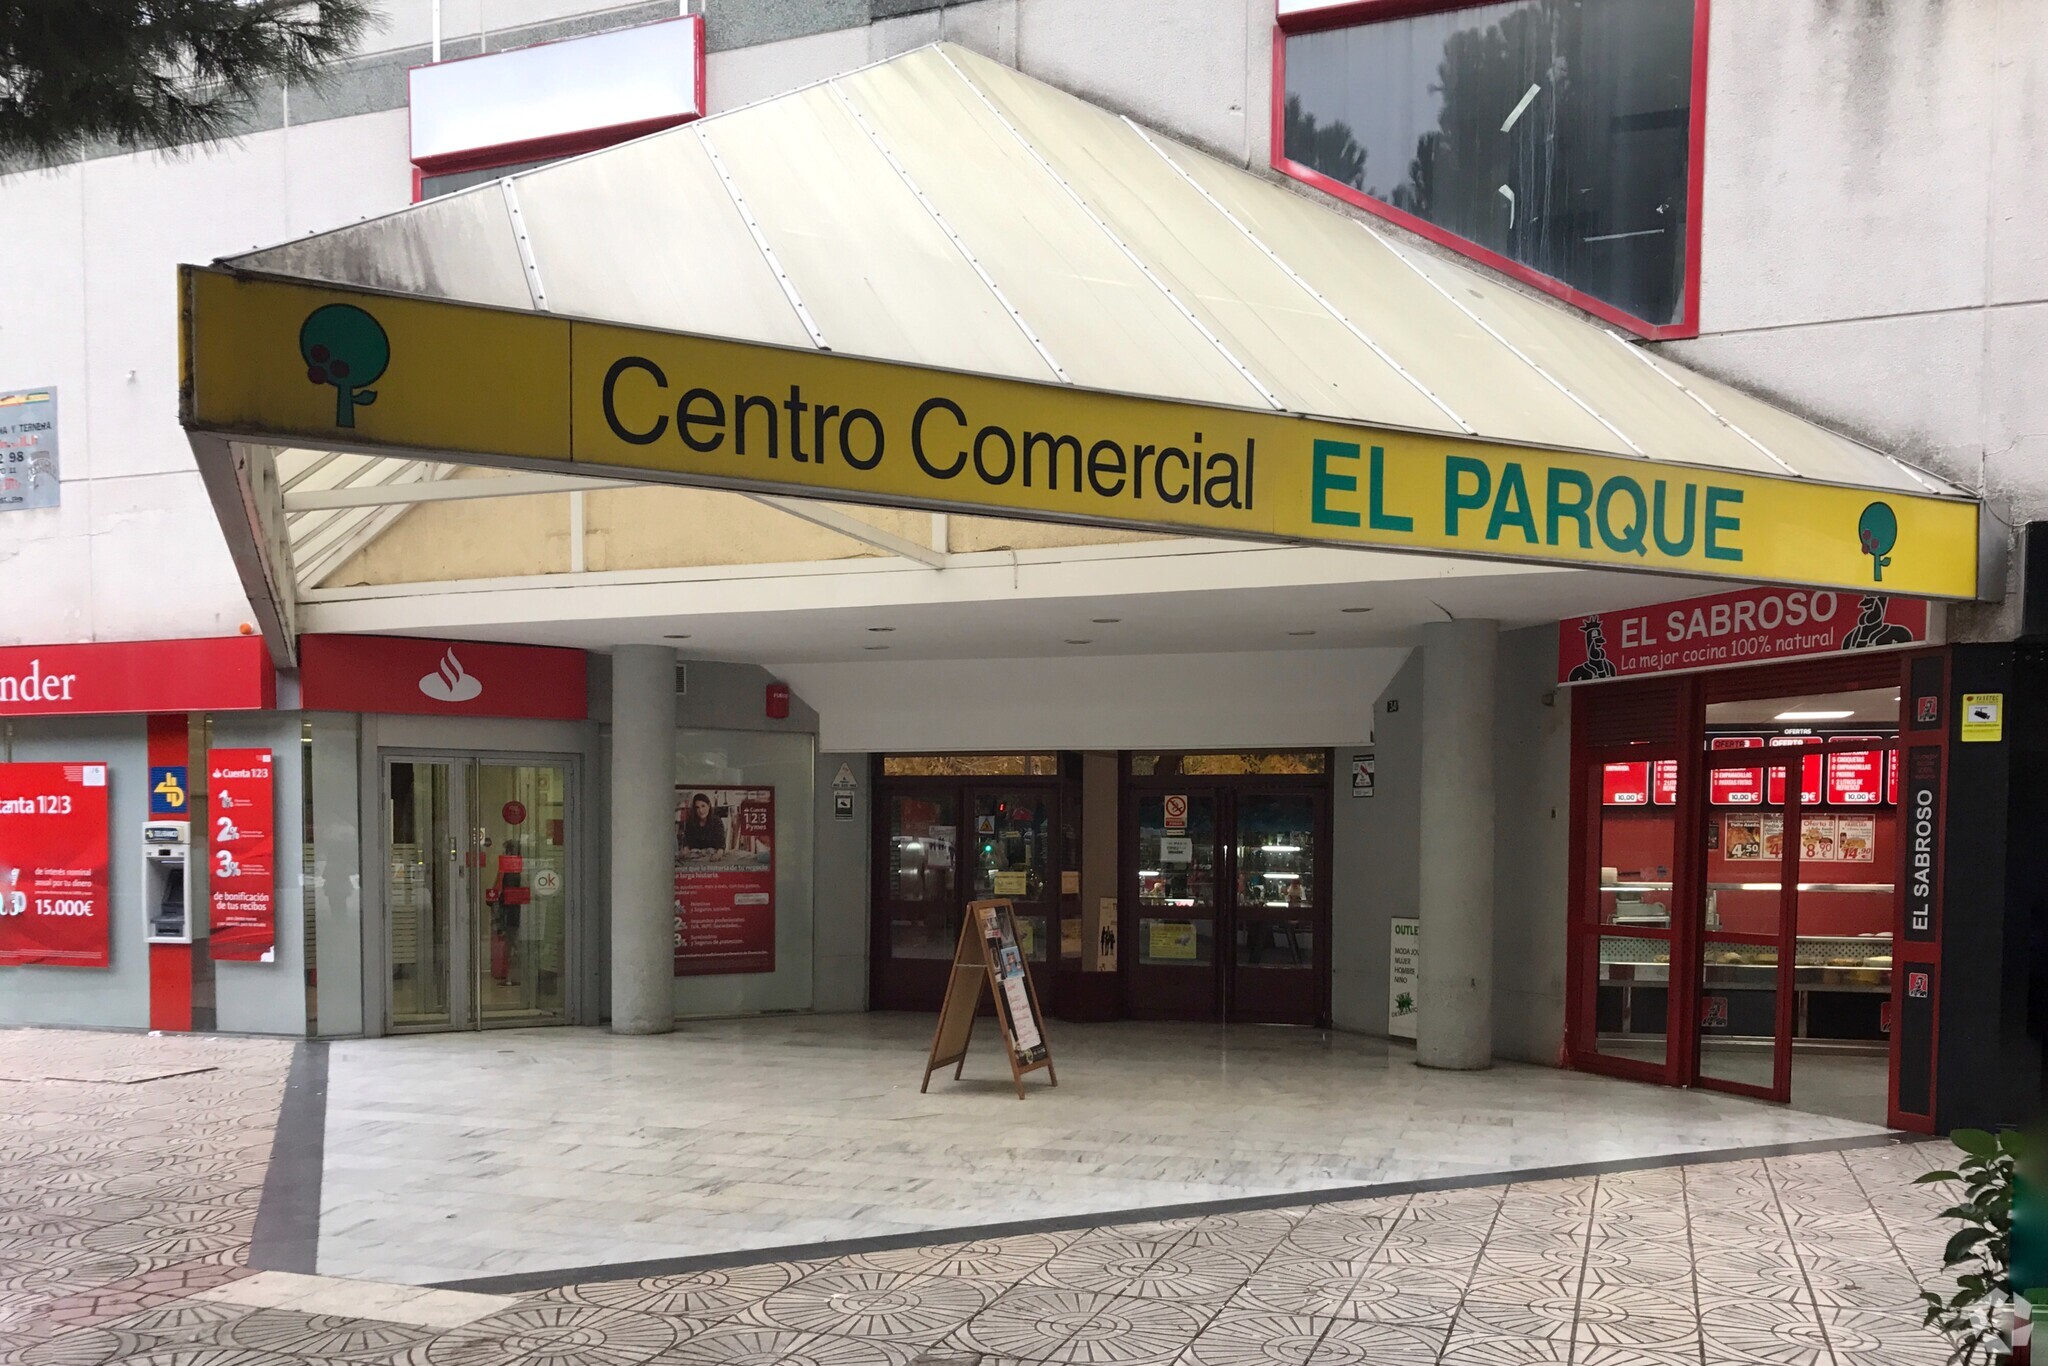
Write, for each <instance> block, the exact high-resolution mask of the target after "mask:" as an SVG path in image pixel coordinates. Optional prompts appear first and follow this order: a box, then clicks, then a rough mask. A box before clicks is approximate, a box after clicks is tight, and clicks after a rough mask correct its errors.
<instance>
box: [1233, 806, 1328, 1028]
mask: <svg viewBox="0 0 2048 1366" xmlns="http://www.w3.org/2000/svg"><path fill="white" fill-rule="evenodd" d="M1229 796H1230V798H1231V800H1229V801H1228V802H1227V803H1226V810H1225V814H1226V818H1227V827H1228V841H1227V842H1228V845H1229V849H1228V854H1229V873H1230V877H1229V883H1228V885H1229V888H1230V896H1229V897H1228V898H1227V900H1226V903H1225V905H1224V906H1223V907H1222V908H1221V911H1222V915H1221V926H1220V928H1221V936H1220V938H1221V942H1223V943H1225V944H1228V945H1229V946H1230V952H1229V954H1228V956H1227V958H1226V962H1225V965H1224V1018H1225V1019H1227V1020H1229V1021H1231V1022H1233V1023H1244V1024H1293V1025H1314V1024H1317V1023H1319V1022H1320V1020H1321V1018H1322V1016H1323V1014H1324V1011H1323V1002H1322V983H1323V981H1324V980H1325V977H1326V975H1327V974H1326V971H1325V965H1324V957H1323V956H1324V954H1326V953H1327V952H1328V940H1329V936H1328V934H1327V933H1326V932H1325V928H1326V926H1327V924H1328V906H1329V900H1328V888H1327V880H1326V876H1325V872H1324V867H1325V860H1324V855H1325V844H1326V841H1325V839H1324V837H1323V835H1324V831H1325V829H1326V828H1327V825H1328V802H1329V794H1328V792H1327V791H1304V790H1300V789H1296V790H1292V791H1286V790H1281V791H1274V790H1267V791H1260V790H1256V789H1240V790H1238V791H1236V792H1233V793H1231V794H1229Z"/></svg>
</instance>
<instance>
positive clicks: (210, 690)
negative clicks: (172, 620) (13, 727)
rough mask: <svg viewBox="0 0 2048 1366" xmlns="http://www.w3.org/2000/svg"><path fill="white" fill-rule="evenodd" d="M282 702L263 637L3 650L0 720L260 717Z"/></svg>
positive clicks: (103, 643) (48, 646) (39, 646)
mask: <svg viewBox="0 0 2048 1366" xmlns="http://www.w3.org/2000/svg"><path fill="white" fill-rule="evenodd" d="M276 702H277V675H276V674H275V672H274V671H273V670H272V668H271V665H270V656H269V653H268V652H267V651H266V650H265V649H264V646H263V639H262V637H260V636H208V637H200V638H198V639H193V640H112V641H98V642H90V643H86V644H79V645H12V646H6V647H0V716H63V715H86V714H112V713H122V712H152V711H156V712H172V711H253V710H257V709H260V708H263V707H270V706H274V705H276Z"/></svg>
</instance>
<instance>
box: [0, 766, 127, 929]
mask: <svg viewBox="0 0 2048 1366" xmlns="http://www.w3.org/2000/svg"><path fill="white" fill-rule="evenodd" d="M108 930H109V925H108V912H107V766H106V765H105V764H0V967H15V966H20V965H23V964H29V963H40V964H46V965H51V966H58V967H73V968H103V967H106V966H107V964H108V962H109V933H108Z"/></svg>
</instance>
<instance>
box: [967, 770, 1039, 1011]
mask: <svg viewBox="0 0 2048 1366" xmlns="http://www.w3.org/2000/svg"><path fill="white" fill-rule="evenodd" d="M1056 798H1057V793H1056V792H1055V791H1054V790H1053V789H1051V788H1049V787H1045V786H1021V785H1011V784H988V785H977V786H973V787H970V788H968V789H967V798H966V808H967V813H968V816H969V818H970V820H971V822H972V829H971V831H970V832H969V835H968V849H969V852H970V855H971V857H970V859H969V861H968V865H967V866H968V868H969V869H970V870H971V876H970V878H969V880H968V887H967V900H969V901H986V900H989V899H991V898H995V897H1000V898H1002V899H1004V900H1007V901H1008V902H1010V903H1011V906H1012V908H1013V910H1014V911H1015V913H1016V917H1017V935H1018V938H1019V940H1020V943H1019V945H1018V947H1019V948H1021V949H1022V950H1023V952H1024V956H1025V957H1026V958H1027V959H1029V960H1030V962H1031V977H1032V984H1033V985H1034V986H1035V987H1036V988H1037V990H1038V993H1039V995H1040V997H1041V998H1046V997H1048V996H1049V994H1050V993H1051V991H1052V990H1053V983H1052V955H1053V952H1054V951H1055V947H1056V946H1055V944H1054V940H1055V939H1056V938H1057V937H1058V934H1059V894H1060V889H1059V874H1058V873H1057V872H1056V871H1055V867H1056V865H1057V862H1058V856H1057V855H1056V854H1055V853H1054V851H1053V844H1052V842H1053V838H1054V832H1055V831H1056V830H1057V829H1058V826H1057V824H1056V823H1055V822H1054V820H1053V807H1054V803H1055V800H1056ZM949 952H950V949H949Z"/></svg>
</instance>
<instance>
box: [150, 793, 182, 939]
mask: <svg viewBox="0 0 2048 1366" xmlns="http://www.w3.org/2000/svg"><path fill="white" fill-rule="evenodd" d="M191 838H192V836H191V827H190V825H188V824H187V823H186V822H184V821H149V822H147V823H146V824H144V825H143V827H142V905H143V908H144V911H145V913H146V914H147V915H148V916H149V942H150V943H152V944H189V943H191V942H192V913H191V904H192V896H191V891H192V882H191V874H190V871H189V868H188V865H189V863H190V859H189V858H188V857H187V854H188V851H189V850H190V848H191Z"/></svg>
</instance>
